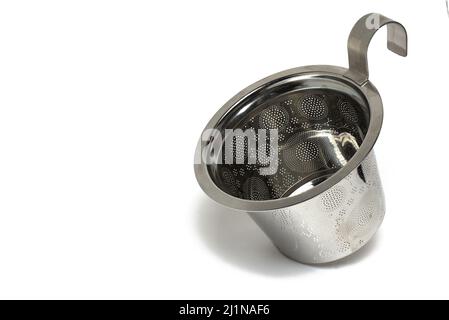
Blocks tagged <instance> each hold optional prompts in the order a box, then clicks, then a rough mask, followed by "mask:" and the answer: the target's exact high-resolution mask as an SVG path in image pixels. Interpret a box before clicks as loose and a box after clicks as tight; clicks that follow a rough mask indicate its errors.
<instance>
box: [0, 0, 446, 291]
mask: <svg viewBox="0 0 449 320" xmlns="http://www.w3.org/2000/svg"><path fill="white" fill-rule="evenodd" d="M369 12H380V13H382V14H384V15H386V16H388V17H390V18H393V19H396V20H398V21H400V22H401V23H403V24H404V25H405V26H406V28H407V30H408V33H409V39H410V43H409V56H408V57H407V58H401V57H399V56H396V55H394V54H392V53H391V52H389V51H387V49H386V32H385V30H382V31H381V32H380V33H379V34H377V35H376V37H375V38H374V39H373V42H372V43H371V47H370V55H369V56H370V60H369V64H370V71H371V74H370V79H371V80H372V81H373V83H374V84H375V85H376V86H377V88H378V90H379V91H380V93H381V96H382V99H383V102H384V108H385V121H384V127H383V131H382V133H381V136H380V139H379V141H378V143H377V145H376V152H377V157H378V162H379V167H380V170H381V175H382V179H383V183H384V188H385V193H386V197H387V215H386V220H385V222H384V224H383V226H382V228H381V230H380V232H379V234H378V235H377V236H376V238H375V239H374V241H373V242H372V243H371V244H369V245H368V246H367V247H366V248H364V249H363V250H362V251H361V252H360V253H358V254H356V255H354V256H353V257H352V258H349V259H347V260H345V261H343V262H340V263H337V264H332V265H330V266H325V267H311V266H304V265H301V264H298V263H295V262H293V261H291V260H288V259H287V258H285V257H284V256H282V255H281V254H280V253H278V251H277V250H276V249H275V248H274V247H273V246H272V245H271V243H270V242H269V240H268V239H267V238H266V237H265V236H264V235H263V234H262V232H261V231H259V229H258V228H257V226H256V225H255V224H253V223H252V221H251V220H250V219H249V218H248V217H246V216H244V215H242V214H233V213H229V212H227V211H226V210H225V209H222V208H221V207H219V206H218V205H216V204H215V203H213V202H212V201H211V200H209V199H208V198H207V196H206V195H205V194H204V193H203V192H202V191H201V189H200V188H199V186H198V184H197V182H196V179H195V176H194V172H193V155H194V149H195V146H196V142H197V139H198V138H199V136H200V133H201V131H202V129H203V128H204V126H205V125H206V123H207V121H208V120H209V119H210V118H211V117H212V115H213V114H214V113H215V112H216V111H217V110H218V108H219V107H221V106H222V105H223V104H224V103H225V102H226V101H227V100H228V99H229V98H230V97H232V96H233V95H234V94H235V93H237V92H238V91H240V90H241V89H243V88H244V87H246V86H247V85H249V84H251V83H253V82H255V81H257V80H259V79H261V78H263V77H265V76H268V75H270V74H272V73H275V72H278V71H281V70H284V69H288V68H292V67H296V66H301V65H311V64H333V65H341V66H346V65H347V57H346V41H347V36H348V34H349V31H350V30H351V28H352V26H353V24H354V23H355V22H356V21H357V19H358V18H360V17H361V16H362V15H364V14H365V13H369ZM448 72H449V17H448V14H447V12H446V7H445V3H444V0H434V1H428V0H426V1H425V0H420V1H405V0H400V1H392V0H388V1H387V0H382V1H380V0H376V1H374V0H372V1H360V0H357V1H356V0H354V1H342V0H340V1H335V0H327V1H325V0H315V1H298V0H295V1H261V0H257V1H233V0H232V1H221V2H218V1H206V0H204V1H197V0H193V1H64V2H62V1H39V2H38V1H14V2H12V1H9V2H3V3H2V4H1V5H0V298H88V299H89V298H138V299H150V298H152V299H155V298H161V299H162V298H187V299H188V298H191V299H195V298H209V299H214V298H223V299H231V298H232V299H240V298H248V299H252V298H254V299H284V298H285V299H302V298H449V289H448V286H449V274H448V272H449V250H448V244H449V214H448V199H449V193H448V187H447V183H446V181H447V180H448V178H449V172H448V170H447V161H448V151H447V150H448V148H447V145H446V144H447V128H448V116H449V103H448V102H449V98H448V91H449V82H448Z"/></svg>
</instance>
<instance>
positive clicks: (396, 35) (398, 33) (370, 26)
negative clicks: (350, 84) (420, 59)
mask: <svg viewBox="0 0 449 320" xmlns="http://www.w3.org/2000/svg"><path fill="white" fill-rule="evenodd" d="M385 25H387V26H388V43H387V47H388V49H389V50H390V51H393V52H394V53H396V54H398V55H400V56H403V57H406V56H407V31H406V30H405V28H404V26H403V25H402V24H400V23H399V22H396V21H393V20H391V19H389V18H387V17H385V16H383V15H381V14H378V13H371V14H367V15H365V16H363V17H362V18H361V19H360V20H359V21H357V23H356V24H355V25H354V27H353V28H352V31H351V33H350V34H349V39H348V58H349V74H348V76H349V77H351V78H352V79H353V80H355V81H357V82H358V83H359V84H360V85H363V84H364V83H365V82H366V81H368V77H369V71H368V47H369V44H370V42H371V39H372V38H373V36H374V34H375V33H376V32H377V30H379V29H380V28H382V27H383V26H385Z"/></svg>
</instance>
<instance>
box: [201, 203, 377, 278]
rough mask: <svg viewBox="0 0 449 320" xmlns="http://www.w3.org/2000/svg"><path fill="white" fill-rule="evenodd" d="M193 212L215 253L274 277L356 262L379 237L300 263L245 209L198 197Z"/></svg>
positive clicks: (224, 258)
mask: <svg viewBox="0 0 449 320" xmlns="http://www.w3.org/2000/svg"><path fill="white" fill-rule="evenodd" d="M196 215H197V216H196V220H197V223H196V225H197V231H198V234H199V236H200V238H201V240H202V241H203V243H204V244H205V245H206V246H207V247H208V248H209V249H210V250H211V251H212V252H213V253H215V254H216V255H217V256H218V257H220V258H221V259H223V260H224V261H226V262H228V263H230V264H232V265H235V266H237V267H239V268H242V269H246V270H248V271H251V272H257V273H261V274H265V275H268V276H275V277H282V276H295V275H300V274H304V273H308V272H314V271H318V270H320V269H338V268H342V267H345V266H349V265H353V264H357V263H360V262H362V261H363V260H364V259H365V258H366V257H367V256H369V255H371V254H372V253H373V252H374V251H375V250H376V248H377V246H378V243H379V237H380V234H379V232H378V233H377V234H376V235H375V236H374V237H373V239H371V241H370V242H368V243H367V244H366V245H365V246H364V247H363V248H361V249H360V250H359V251H357V252H355V253H353V254H352V255H350V256H349V257H346V258H344V259H342V260H339V261H336V262H332V263H328V264H322V265H313V266H311V265H303V264H300V263H298V262H296V261H293V260H291V259H289V258H287V257H285V256H284V255H283V254H282V253H280V252H279V251H278V250H277V248H276V247H275V246H274V245H273V244H272V243H271V241H270V240H269V239H268V238H267V236H266V235H265V234H264V233H263V232H262V231H261V230H260V229H259V227H258V226H257V225H256V224H255V223H254V222H253V221H252V220H251V218H250V217H249V216H248V215H247V214H245V213H241V212H237V211H233V210H231V209H227V208H225V207H223V206H221V205H218V204H216V203H215V202H213V201H212V200H210V199H208V198H206V197H200V199H199V200H198V201H197V210H196Z"/></svg>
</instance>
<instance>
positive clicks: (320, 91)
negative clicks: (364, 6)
mask: <svg viewBox="0 0 449 320" xmlns="http://www.w3.org/2000/svg"><path fill="white" fill-rule="evenodd" d="M385 25H386V26H387V27H388V43H387V44H388V49H390V50H391V51H393V52H395V53H397V54H399V55H401V56H406V55H407V33H406V30H405V28H404V27H403V26H402V25H401V24H399V23H398V22H395V21H393V20H390V19H388V18H386V17H384V16H382V15H380V14H368V15H366V16H364V17H362V18H361V19H360V20H359V21H358V22H357V23H356V24H355V26H354V28H353V29H352V31H351V33H350V35H349V40H348V55H349V68H348V69H346V68H342V67H337V66H306V67H300V68H294V69H290V70H287V71H283V72H280V73H277V74H274V75H272V76H269V77H267V78H265V79H263V80H260V81H258V82H256V83H255V84H253V85H251V86H249V87H248V88H246V89H244V90H243V91H241V92H240V93H238V94H237V95H236V96H234V97H233V98H232V99H231V100H229V101H228V102H227V103H226V104H225V105H224V106H223V107H222V108H221V109H220V110H219V111H218V112H217V113H216V114H215V116H214V117H213V118H212V119H211V120H210V122H209V123H208V125H207V126H206V129H205V130H204V132H203V135H202V137H201V139H200V141H199V143H198V147H197V150H196V155H195V174H196V177H197V180H198V182H199V184H200V186H201V187H202V189H203V190H204V191H205V192H206V193H207V194H208V195H209V196H210V197H211V198H212V199H213V200H215V201H217V202H218V203H220V204H222V205H224V206H226V207H229V208H232V209H236V210H240V211H245V212H248V213H249V215H250V216H251V218H252V219H253V220H254V221H255V222H256V223H257V224H258V225H259V226H260V228H261V229H262V230H263V231H264V232H265V233H266V234H267V236H268V237H269V238H270V239H271V240H272V242H273V243H274V245H275V246H276V247H277V248H279V250H280V251H281V252H283V253H284V254H285V255H287V256H288V257H290V258H292V259H294V260H296V261H299V262H302V263H308V264H320V263H328V262H332V261H335V260H339V259H341V258H344V257H346V256H348V255H350V254H352V253H354V252H355V251H357V250H359V249H360V248H361V247H362V246H364V245H365V244H366V243H367V242H368V241H369V240H370V239H371V238H372V237H373V235H374V234H375V232H376V231H377V229H378V228H379V226H380V224H381V223H382V221H383V218H384V213H385V202H384V195H383V190H382V186H381V181H380V178H379V174H378V169H377V165H376V160H375V156H374V152H373V151H372V149H373V146H374V144H375V142H376V140H377V138H378V136H379V133H380V129H381V125H382V119H383V107H382V101H381V98H380V95H379V93H378V91H377V89H376V88H375V87H374V85H373V84H372V83H371V82H370V81H369V80H368V61H367V51H368V46H369V44H370V41H371V39H372V37H373V35H374V34H375V33H376V31H377V30H378V29H379V28H381V27H382V26H385ZM253 139H256V142H255V143H252V140H253ZM272 140H276V141H274V142H273V141H272ZM272 142H273V143H272ZM274 161H275V162H276V163H275V164H273V163H274Z"/></svg>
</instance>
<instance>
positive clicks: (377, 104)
mask: <svg viewBox="0 0 449 320" xmlns="http://www.w3.org/2000/svg"><path fill="white" fill-rule="evenodd" d="M307 75H310V76H314V77H332V78H335V79H337V80H338V79H340V80H341V81H344V82H347V83H350V84H352V86H353V88H354V89H355V90H357V91H358V93H360V95H361V96H363V97H364V98H365V99H366V101H367V106H368V108H369V113H370V118H369V126H368V131H367V134H366V137H365V139H364V140H363V142H362V145H361V146H360V149H359V150H358V151H357V152H356V153H355V154H354V156H353V157H352V158H351V159H350V160H349V161H348V163H347V164H346V165H345V166H344V167H342V168H341V169H340V170H339V171H337V172H336V173H335V174H333V175H332V176H331V177H329V178H328V179H327V180H325V181H324V182H322V183H320V184H319V185H317V186H315V187H313V188H311V189H309V190H307V191H305V192H303V193H301V194H299V195H295V196H291V197H286V198H280V199H275V200H264V201H254V200H245V199H240V198H237V197H234V196H231V195H229V194H227V193H226V192H224V191H223V190H221V189H220V188H219V187H218V186H217V185H216V184H215V183H214V181H213V180H212V178H211V177H210V175H209V171H208V167H207V164H205V163H201V164H195V165H194V166H195V175H196V178H197V180H198V182H199V184H200V186H201V188H202V189H203V190H204V192H206V194H208V195H209V196H210V197H211V198H212V199H213V200H215V201H216V202H218V203H220V204H222V205H225V206H227V207H230V208H233V209H235V210H242V211H247V212H263V211H271V210H277V209H281V208H285V207H290V206H293V205H296V204H299V203H302V202H304V201H307V200H309V199H312V198H314V197H316V196H318V195H320V194H321V193H323V192H325V191H326V190H328V189H329V188H331V187H332V186H334V185H336V184H337V183H339V182H340V181H341V180H342V179H344V178H345V177H346V176H347V175H348V174H350V173H351V172H352V171H353V170H354V169H356V168H357V167H358V166H359V165H360V164H361V162H362V161H363V160H364V159H365V158H366V157H367V155H368V154H369V153H370V151H371V150H372V149H373V147H374V144H375V143H376V140H377V138H378V136H379V133H380V130H381V127H382V120H383V107H382V100H381V98H380V95H379V93H378V91H377V89H376V88H375V87H374V85H373V84H372V83H371V82H370V81H366V82H364V83H363V85H360V84H359V82H358V81H354V80H352V79H351V73H350V72H348V69H346V68H342V67H336V66H306V67H300V68H294V69H289V70H286V71H282V72H279V73H276V74H274V75H271V76H269V77H267V78H264V79H262V80H260V81H258V82H256V83H254V84H252V85H250V86H249V87H247V88H246V89H244V90H242V91H241V92H240V93H238V94H237V95H236V96H234V97H233V98H231V99H230V100H229V101H228V102H227V103H226V104H225V105H224V106H223V107H222V108H221V109H220V110H219V111H218V112H217V113H216V114H215V115H214V117H213V118H212V119H211V120H210V121H209V123H208V124H207V126H206V128H205V129H211V128H216V127H217V125H218V124H219V123H220V121H221V119H223V117H224V116H225V115H226V114H227V113H228V112H230V111H231V110H232V109H233V108H234V107H235V106H236V105H238V103H239V102H240V101H242V100H243V99H245V98H247V97H249V96H252V95H257V92H258V91H260V90H261V89H262V88H267V87H269V86H270V85H271V84H274V83H277V82H279V81H281V80H283V79H288V78H291V77H294V76H307ZM204 144H205V143H204V142H202V141H201V140H200V142H199V143H198V147H197V153H198V152H201V150H202V148H203V147H204Z"/></svg>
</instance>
